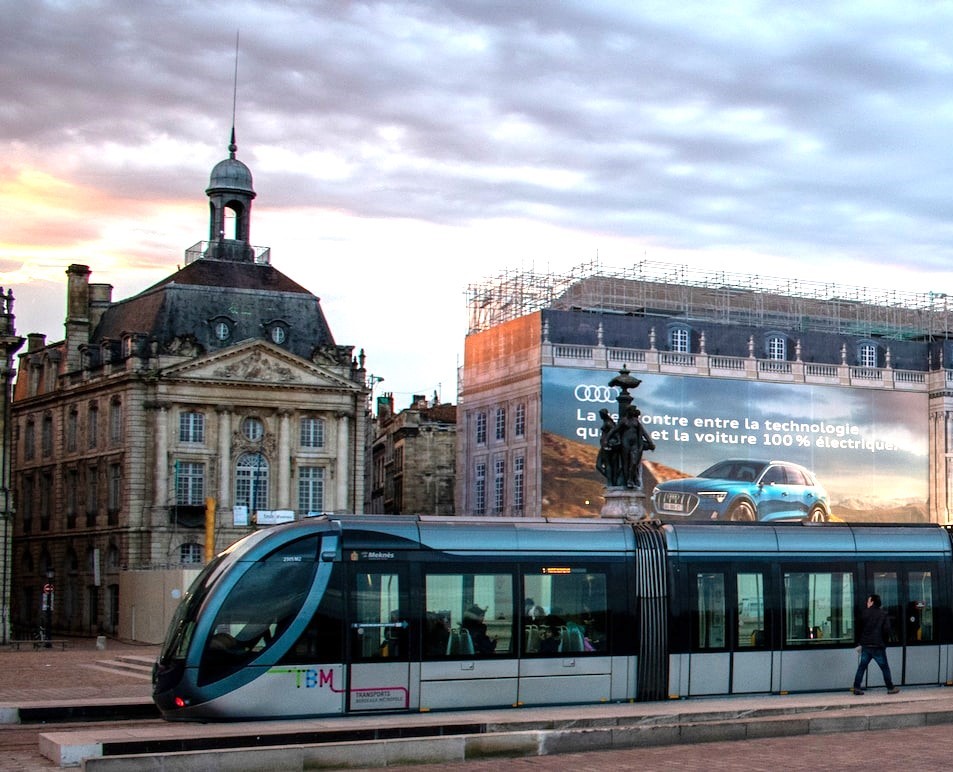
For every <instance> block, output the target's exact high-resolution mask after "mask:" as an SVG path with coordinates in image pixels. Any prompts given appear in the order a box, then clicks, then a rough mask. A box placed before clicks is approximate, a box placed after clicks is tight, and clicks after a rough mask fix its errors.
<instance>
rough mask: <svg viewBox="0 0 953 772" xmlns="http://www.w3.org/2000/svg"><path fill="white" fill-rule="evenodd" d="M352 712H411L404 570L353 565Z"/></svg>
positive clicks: (349, 689) (349, 697)
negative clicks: (408, 710) (409, 709)
mask: <svg viewBox="0 0 953 772" xmlns="http://www.w3.org/2000/svg"><path fill="white" fill-rule="evenodd" d="M348 567H349V569H350V576H349V578H348V581H349V583H350V592H349V594H348V595H349V598H350V603H349V608H348V678H347V684H348V687H347V709H348V711H349V712H352V713H357V712H365V711H376V710H406V709H407V708H409V707H410V617H409V612H408V606H407V578H406V577H407V573H406V567H405V566H401V565H398V564H396V563H392V564H389V565H388V564H382V563H378V562H375V563H361V562H356V563H350V564H348Z"/></svg>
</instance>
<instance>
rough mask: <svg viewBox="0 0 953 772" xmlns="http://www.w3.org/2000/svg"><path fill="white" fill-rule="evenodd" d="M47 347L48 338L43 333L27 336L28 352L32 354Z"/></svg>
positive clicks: (32, 333) (31, 333)
mask: <svg viewBox="0 0 953 772" xmlns="http://www.w3.org/2000/svg"><path fill="white" fill-rule="evenodd" d="M45 345H46V336H45V335H44V334H43V333H42V332H30V333H27V336H26V352H27V353H28V354H32V353H33V352H34V351H39V350H40V349H41V348H43V347H44V346H45Z"/></svg>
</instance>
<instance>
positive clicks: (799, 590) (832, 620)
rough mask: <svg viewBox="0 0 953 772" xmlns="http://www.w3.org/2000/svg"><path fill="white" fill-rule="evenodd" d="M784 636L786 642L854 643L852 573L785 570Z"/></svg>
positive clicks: (805, 643) (810, 643) (809, 643)
mask: <svg viewBox="0 0 953 772" xmlns="http://www.w3.org/2000/svg"><path fill="white" fill-rule="evenodd" d="M784 636H785V638H784V640H785V643H786V644H788V645H789V646H804V645H808V646H810V645H814V644H827V643H853V641H854V582H853V576H852V575H851V574H850V573H848V572H844V571H816V572H813V571H787V572H785V573H784Z"/></svg>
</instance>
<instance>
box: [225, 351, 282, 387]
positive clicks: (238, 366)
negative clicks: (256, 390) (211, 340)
mask: <svg viewBox="0 0 953 772" xmlns="http://www.w3.org/2000/svg"><path fill="white" fill-rule="evenodd" d="M212 375H214V376H215V377H216V378H227V379H229V380H239V381H257V382H262V381H268V382H274V383H291V382H293V381H300V380H301V376H299V375H298V374H297V373H296V372H295V371H294V370H292V369H291V368H290V367H288V366H287V365H285V364H281V363H280V362H277V361H275V360H274V359H271V358H270V357H267V356H265V355H264V354H263V353H262V352H260V351H255V352H253V353H251V354H249V355H248V356H247V357H244V358H243V359H240V360H238V361H237V362H232V363H231V364H228V365H223V366H222V367H218V368H216V369H215V370H214V371H213V373H212Z"/></svg>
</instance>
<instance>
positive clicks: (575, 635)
mask: <svg viewBox="0 0 953 772" xmlns="http://www.w3.org/2000/svg"><path fill="white" fill-rule="evenodd" d="M560 641H561V642H560V651H585V648H586V647H585V645H584V643H583V636H582V630H580V629H579V627H577V626H576V625H572V626H567V627H565V628H563V631H562V637H561V639H560Z"/></svg>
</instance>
